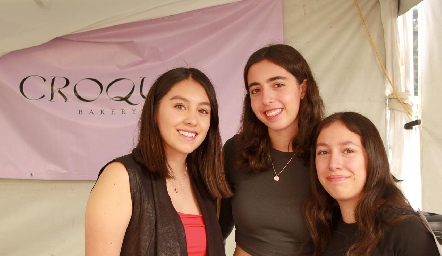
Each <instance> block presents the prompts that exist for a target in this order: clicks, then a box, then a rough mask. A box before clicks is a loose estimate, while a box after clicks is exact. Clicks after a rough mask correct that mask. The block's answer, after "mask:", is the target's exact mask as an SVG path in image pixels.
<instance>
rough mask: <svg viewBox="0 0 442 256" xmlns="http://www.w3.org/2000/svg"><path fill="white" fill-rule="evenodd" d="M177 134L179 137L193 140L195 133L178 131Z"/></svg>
mask: <svg viewBox="0 0 442 256" xmlns="http://www.w3.org/2000/svg"><path fill="white" fill-rule="evenodd" d="M178 132H179V133H180V134H181V135H184V136H186V137H189V138H193V137H195V136H196V133H193V132H185V131H178Z"/></svg>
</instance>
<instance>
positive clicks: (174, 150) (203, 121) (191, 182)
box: [85, 68, 231, 256]
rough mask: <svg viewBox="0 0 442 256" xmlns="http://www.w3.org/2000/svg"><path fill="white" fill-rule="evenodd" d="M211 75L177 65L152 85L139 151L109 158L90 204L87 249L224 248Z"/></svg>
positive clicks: (176, 251)
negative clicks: (219, 219)
mask: <svg viewBox="0 0 442 256" xmlns="http://www.w3.org/2000/svg"><path fill="white" fill-rule="evenodd" d="M218 124H219V118H218V103H217V100H216V96H215V90H214V87H213V85H212V83H211V82H210V80H209V78H208V77H207V76H206V75H205V74H203V73H202V72H201V71H199V70H198V69H195V68H176V69H172V70H170V71H167V72H166V73H164V74H162V75H161V76H160V77H159V78H158V79H157V80H156V81H155V83H154V84H153V85H152V87H151V88H150V90H149V93H148V95H147V98H146V101H145V103H144V106H143V111H142V113H141V118H140V121H139V126H140V129H139V136H138V144H137V146H136V147H135V148H134V149H133V151H132V153H131V154H129V155H126V156H123V157H120V158H117V159H115V160H113V161H111V162H109V163H108V164H106V165H105V166H104V167H103V168H102V169H101V171H100V173H99V178H98V179H97V182H96V183H95V186H94V188H93V189H92V191H91V194H90V197H89V200H88V203H87V207H86V224H85V229H86V255H106V256H110V255H131V256H132V255H152V256H156V255H220V256H224V255H225V252H224V245H223V239H222V236H221V229H220V226H219V224H218V219H217V215H216V199H218V198H221V197H227V196H230V195H231V191H230V189H229V187H228V185H227V183H226V181H225V178H224V177H225V176H224V170H223V162H222V153H221V137H220V132H219V126H218Z"/></svg>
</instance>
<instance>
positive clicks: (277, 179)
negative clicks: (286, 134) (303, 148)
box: [270, 154, 296, 181]
mask: <svg viewBox="0 0 442 256" xmlns="http://www.w3.org/2000/svg"><path fill="white" fill-rule="evenodd" d="M295 155H296V154H293V156H292V157H290V159H289V161H288V162H287V163H286V164H285V166H284V167H282V169H281V171H280V172H278V173H276V170H275V166H274V165H273V160H272V157H271V156H270V162H271V163H272V167H273V172H274V173H275V177H273V179H274V180H275V181H279V175H281V173H282V172H283V171H284V169H285V168H286V167H287V165H289V163H290V162H291V161H292V159H293V157H294V156H295Z"/></svg>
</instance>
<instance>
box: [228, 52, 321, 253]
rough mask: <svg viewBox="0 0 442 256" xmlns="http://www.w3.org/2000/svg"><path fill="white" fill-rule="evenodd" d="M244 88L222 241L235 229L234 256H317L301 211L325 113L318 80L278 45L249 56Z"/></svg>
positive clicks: (230, 157) (230, 147)
mask: <svg viewBox="0 0 442 256" xmlns="http://www.w3.org/2000/svg"><path fill="white" fill-rule="evenodd" d="M244 82H245V89H246V95H245V98H244V106H243V119H242V125H241V129H240V132H239V134H237V135H235V136H234V137H233V138H231V139H229V140H228V141H227V142H226V143H225V145H224V149H223V150H224V155H225V170H226V175H227V179H228V182H229V183H230V185H231V188H232V190H233V192H234V196H233V197H232V198H231V199H226V200H223V201H222V203H221V213H220V223H221V227H222V229H223V236H224V238H226V237H227V236H228V235H229V234H230V232H231V231H232V229H233V226H235V241H236V249H235V254H234V255H235V256H240V255H254V256H256V255H295V253H298V254H299V255H311V253H312V246H311V244H308V243H306V241H307V240H308V239H309V232H308V228H307V225H306V223H305V220H304V217H303V215H302V210H301V207H302V201H303V199H304V196H305V195H306V194H307V190H308V189H309V182H308V178H309V175H308V173H309V169H308V163H309V158H310V154H309V149H310V143H311V138H312V132H313V131H314V130H315V128H316V126H317V125H318V124H319V122H320V121H321V119H322V118H323V112H324V106H323V102H322V99H321V97H320V96H319V90H318V87H317V85H316V82H315V79H314V78H313V75H312V72H311V70H310V67H309V65H308V64H307V61H306V60H305V59H304V58H303V57H302V55H301V54H300V53H299V52H298V51H297V50H295V49H294V48H293V47H291V46H288V45H283V44H276V45H270V46H267V47H264V48H262V49H259V50H258V51H256V52H255V53H253V54H252V55H251V56H250V58H249V60H248V61H247V64H246V66H245V68H244Z"/></svg>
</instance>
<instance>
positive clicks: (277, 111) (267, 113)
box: [266, 108, 282, 116]
mask: <svg viewBox="0 0 442 256" xmlns="http://www.w3.org/2000/svg"><path fill="white" fill-rule="evenodd" d="M281 111H282V109H280V108H278V109H275V110H272V111H268V112H266V116H276V115H277V114H279V113H281Z"/></svg>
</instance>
